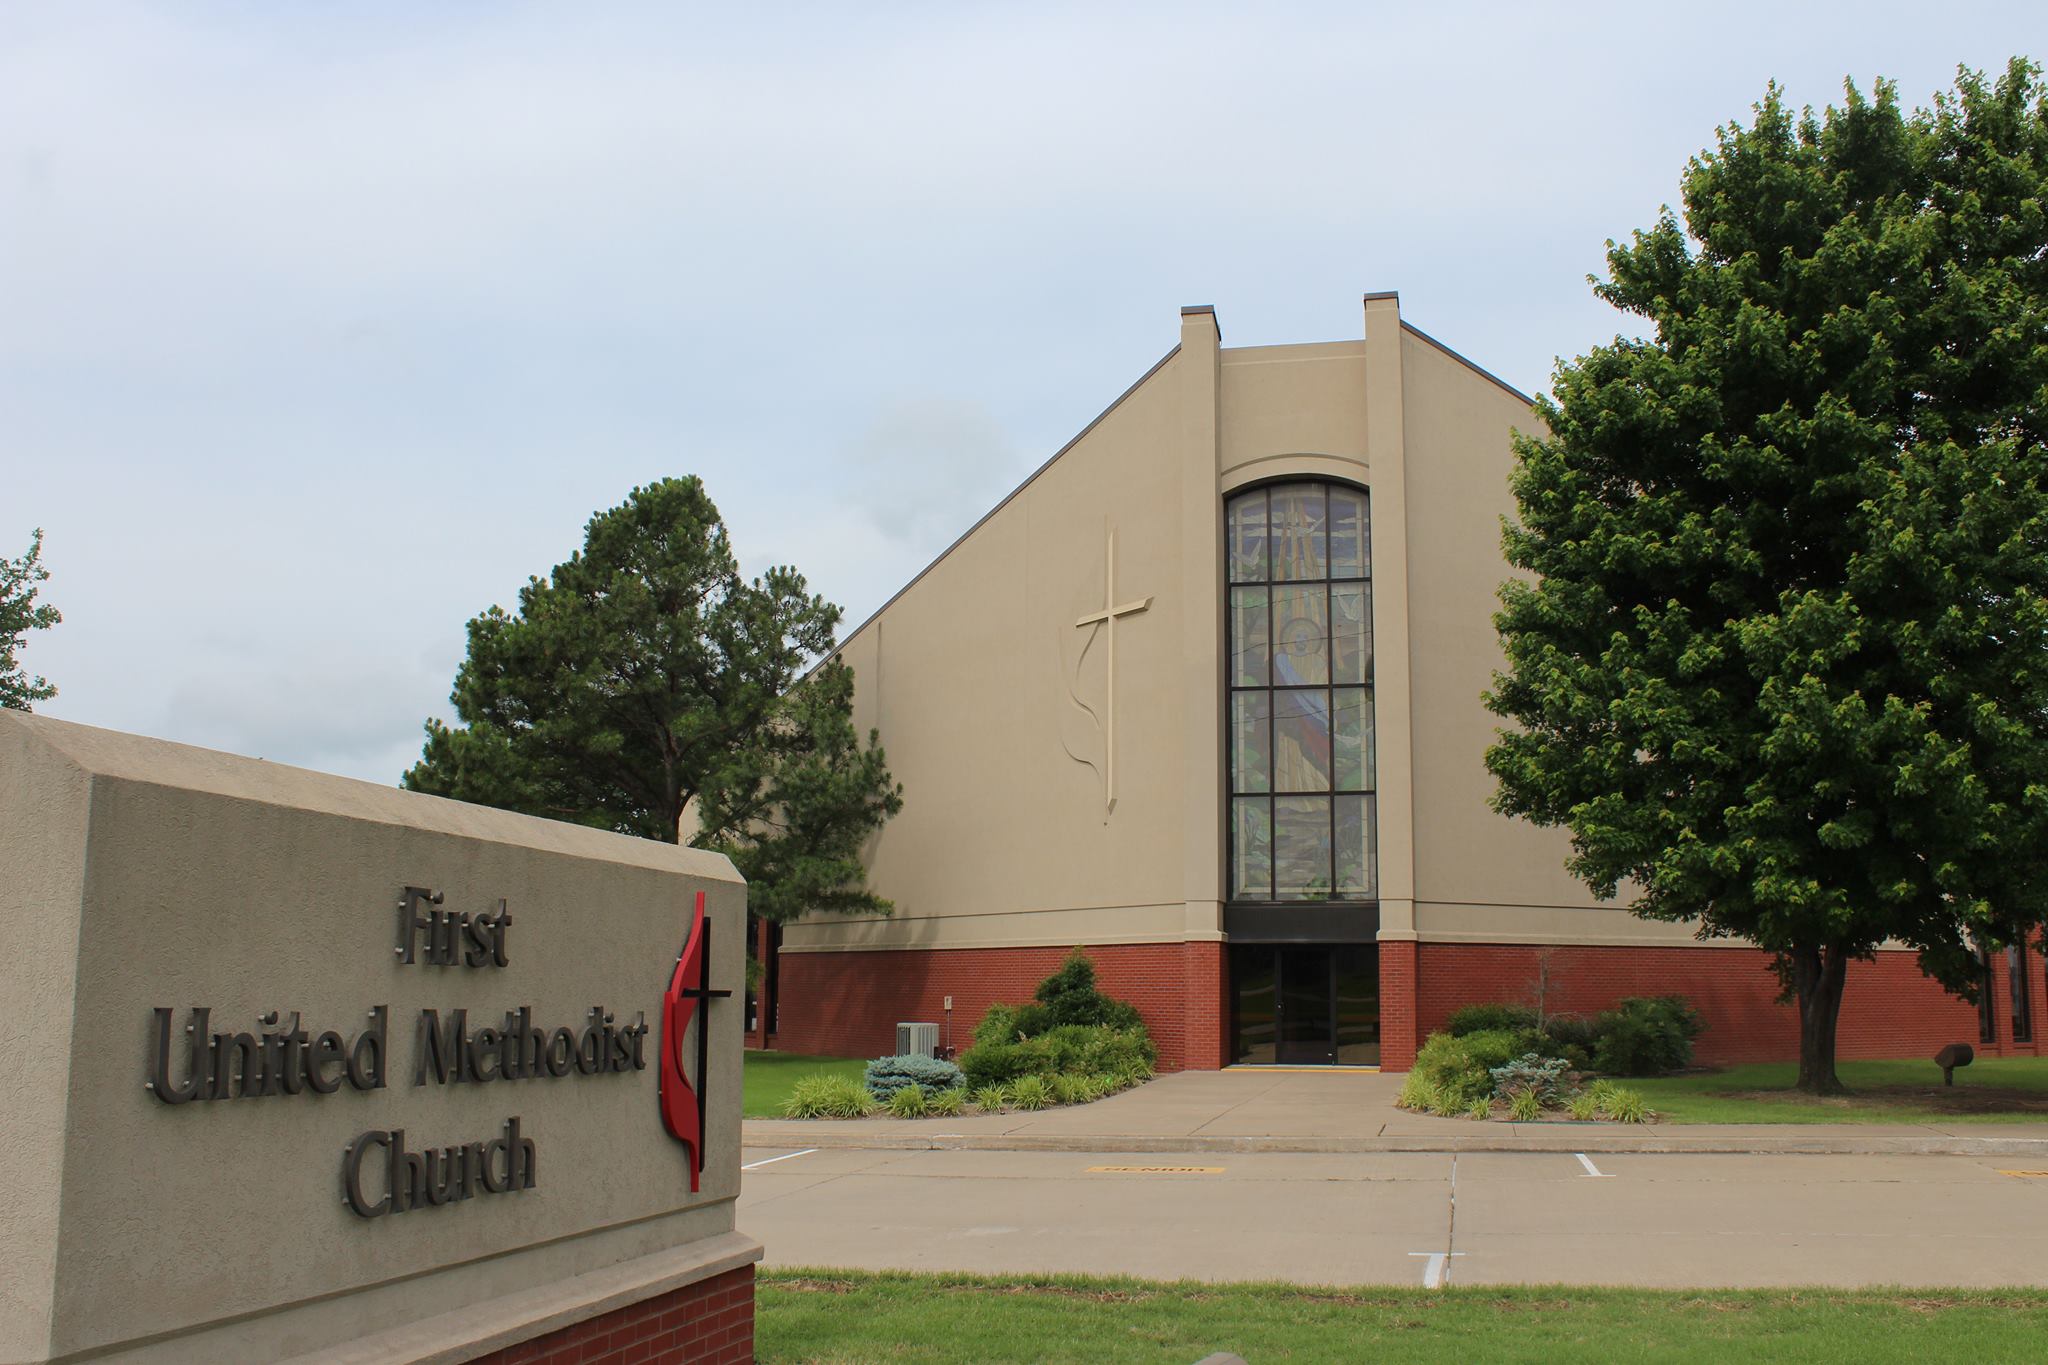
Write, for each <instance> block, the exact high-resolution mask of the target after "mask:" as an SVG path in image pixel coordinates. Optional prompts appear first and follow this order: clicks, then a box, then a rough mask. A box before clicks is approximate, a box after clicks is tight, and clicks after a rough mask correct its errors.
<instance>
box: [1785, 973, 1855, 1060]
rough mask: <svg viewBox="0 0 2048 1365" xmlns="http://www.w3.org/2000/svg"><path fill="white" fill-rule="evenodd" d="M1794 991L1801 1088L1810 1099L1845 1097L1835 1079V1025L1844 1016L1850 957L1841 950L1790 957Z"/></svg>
mask: <svg viewBox="0 0 2048 1365" xmlns="http://www.w3.org/2000/svg"><path fill="white" fill-rule="evenodd" d="M1787 956H1788V957H1789V958H1790V959H1791V963H1792V988H1793V990H1794V992H1795V993H1796V994H1797V995H1798V997H1799V1080H1798V1082H1797V1085H1798V1088H1799V1089H1801V1090H1804V1091H1805V1092H1806V1093H1807V1094H1809V1095H1840V1094H1843V1093H1845V1087H1844V1086H1843V1085H1842V1082H1841V1078H1840V1077H1838V1076H1836V1075H1835V1024H1836V1022H1837V1021H1838V1020H1839V1019H1840V1018H1841V1014H1842V985H1843V982H1844V980H1845V979H1846V978H1847V976H1848V972H1849V955H1848V953H1846V952H1844V951H1843V950H1842V949H1841V948H1839V947H1833V946H1831V947H1826V948H1820V947H1801V948H1796V949H1794V950H1793V951H1792V952H1791V953H1789V954H1787Z"/></svg>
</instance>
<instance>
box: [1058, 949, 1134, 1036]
mask: <svg viewBox="0 0 2048 1365" xmlns="http://www.w3.org/2000/svg"><path fill="white" fill-rule="evenodd" d="M1034 998H1035V999H1036V1000H1037V1001H1038V1003H1039V1004H1041V1005H1043V1006H1045V1012H1046V1016H1047V1019H1048V1021H1049V1023H1050V1025H1051V1026H1052V1027H1053V1028H1059V1027H1061V1026H1062V1025H1066V1024H1080V1025H1083V1026H1085V1027H1099V1028H1115V1029H1131V1028H1135V1029H1142V1028H1144V1026H1145V1023H1144V1020H1143V1019H1141V1018H1140V1017H1139V1015H1138V1011H1137V1010H1136V1009H1135V1008H1134V1007H1132V1006H1131V1005H1128V1004H1126V1003H1124V1002H1123V1001H1121V1000H1112V999H1110V998H1109V997H1108V996H1106V995H1104V994H1103V993H1102V992H1101V991H1099V990H1097V989H1096V987H1095V964H1094V963H1093V962H1092V961H1090V960H1089V958H1088V955H1087V954H1086V953H1084V952H1082V951H1081V950H1080V949H1079V948H1076V949H1074V951H1073V952H1071V953H1068V954H1067V959H1066V961H1064V962H1062V963H1060V969H1059V970H1058V971H1056V972H1054V973H1053V974H1052V975H1051V976H1048V977H1047V978H1046V979H1045V980H1043V981H1041V982H1039V983H1038V990H1037V992H1036V993H1035V996H1034Z"/></svg>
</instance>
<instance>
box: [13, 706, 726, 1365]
mask: <svg viewBox="0 0 2048 1365" xmlns="http://www.w3.org/2000/svg"><path fill="white" fill-rule="evenodd" d="M407 885H417V886H420V887H430V888H436V889H439V890H440V891H441V892H442V893H443V894H444V895H445V897H446V900H445V904H446V906H447V908H448V909H449V910H450V911H451V912H453V911H456V910H458V909H459V910H461V911H465V912H467V911H475V912H480V913H483V912H490V911H492V909H493V907H495V906H496V903H497V902H498V900H499V899H500V898H504V900H505V908H506V909H507V910H508V911H509V912H510V914H511V915H512V917H513V919H512V922H511V925H510V927H509V928H508V930H507V934H508V937H507V938H506V940H505V947H506V949H507V952H506V958H507V960H506V962H505V963H504V964H503V965H502V966H500V965H496V964H494V963H490V962H488V961H486V962H484V963H481V964H478V965H469V964H468V963H467V962H466V961H465V963H464V964H461V965H452V966H430V965H427V964H426V963H425V962H424V961H417V962H415V963H413V964H410V965H408V964H406V963H404V962H402V961H401V960H399V952H398V949H397V947H396V938H397V933H398V930H397V927H396V926H397V923H398V917H397V914H396V904H397V900H398V897H399V895H400V893H401V891H402V888H404V887H405V886H407ZM699 891H702V892H704V893H706V901H707V912H708V916H709V918H710V920H711V922H712V924H713V926H714V929H715V931H716V932H715V933H714V936H713V939H712V945H711V946H712V958H713V960H712V967H711V975H712V978H713V984H714V985H716V986H726V987H730V986H734V985H736V984H738V982H739V981H740V978H741V975H742V970H743V962H742V951H743V945H742V938H743V925H744V917H745V887H744V886H743V885H742V884H741V882H740V881H739V879H738V878H737V876H736V875H735V874H734V873H733V870H732V868H731V866H730V864H728V863H727V862H726V861H725V859H723V858H722V857H720V856H718V855H715V854H711V853H706V852H702V851H698V850H692V849H680V848H674V847H671V846H668V845H663V844H655V843H649V842H646V841H643V840H636V839H628V838H623V837H620V836H615V835H610V834H605V833H601V832H599V831H594V830H589V829H583V828H580V827H577V826H573V825H566V824H560V823H555V822H551V821H543V820H535V819H529V818H526V817H523V816H518V815H512V814H508V813H505V812H500V811H494V810H487V809H484V808H481V807H476V806H468V805H461V804H458V803H455V802H451V801H444V800H440V799H438V798H435V797H428V796H420V795H416V794H412V793H406V792H399V791H395V790H391V789H388V788H382V787H377V786H373V785H371V784H368V783H362V782H354V781H349V780H347V779H343V778H337V777H329V776H325V775H322V774H316V773H309V772H304V771H301V770H298V769H293V768H287V767H283V766H280V765H277V764H270V763H263V762H260V761H257V760H253V759H244V758H236V757H232V756H229V755H225V754H217V753H211V752H208V751H204V750H198V749H192V748H187V747H184V746H180V745H174V744H166V743H163V742H160V741H155V740H146V739H141V738H137V737H134V736H128V735H119V734H114V733H112V732H108V731H103V730H95V729H89V728H87V727H83V726H77V725H68V724H64V723H61V722H57V721H51V720H47V719H43V718H38V717H25V716H18V715H15V714H12V713H0V931H4V942H0V1030H4V1033H5V1036H6V1038H7V1042H8V1056H9V1058H10V1065H9V1069H8V1079H9V1085H8V1102H7V1104H6V1105H5V1106H0V1181H4V1184H5V1188H6V1191H7V1195H6V1198H5V1199H4V1200H0V1361H9V1362H12V1361H43V1360H49V1359H69V1358H73V1357H77V1356H81V1355H87V1354H89V1355H91V1356H92V1358H94V1359H102V1358H104V1359H118V1360H127V1359H135V1360H143V1359H147V1360H149V1361H152V1362H164V1361H169V1362H183V1361H191V1362H224V1361H275V1360H283V1359H287V1358H294V1357H298V1356H301V1355H305V1356H309V1357H312V1358H320V1359H330V1360H348V1359H363V1360H369V1359H378V1360H383V1359H448V1360H455V1359H466V1358H469V1356H471V1355H474V1354H477V1353H479V1352H480V1351H482V1350H484V1349H487V1348H489V1347H492V1346H494V1345H498V1344H509V1343H511V1342H515V1341H521V1340H525V1339H527V1338H529V1337H531V1336H534V1335H537V1334H538V1333H540V1332H542V1331H546V1330H552V1329H553V1328H555V1327H558V1326H560V1325H561V1324H565V1323H573V1322H575V1321H578V1320H580V1319H581V1318H585V1317H588V1316H590V1315H591V1314H593V1313H597V1312H601V1311H605V1310H606V1308H607V1306H608V1305H610V1306H616V1305H617V1304H619V1303H621V1302H626V1301H630V1300H632V1299H634V1297H635V1296H644V1295H646V1294H650V1293H656V1292H662V1290H663V1289H664V1288H672V1287H674V1286H676V1285H678V1284H685V1283H690V1282H693V1280H694V1278H701V1277H703V1276H705V1275H709V1274H716V1273H720V1272H721V1271H723V1270H725V1269H730V1268H733V1267H739V1266H744V1265H746V1264H749V1263H751V1261H752V1260H753V1259H755V1258H756V1257H757V1256H758V1254H759V1248H758V1246H757V1245H755V1244H753V1243H752V1242H750V1241H749V1240H748V1239H747V1238H745V1237H744V1236H741V1235H739V1234H738V1233H736V1232H735V1230H734V1226H733V1200H734V1198H735V1197H736V1195H737V1193H738V1189H739V1170H738V1166H739V1114H740V1104H739V1096H740V1045H739V1034H740V1030H741V1019H740V1009H739V1002H738V1000H736V999H735V1000H731V1001H726V1002H722V1003H720V1002H715V1003H714V1004H713V1006H712V1008H711V1020H712V1023H711V1029H712V1034H711V1037H710V1039H709V1046H708V1049H707V1051H708V1054H709V1058H710V1066H709V1069H708V1072H707V1074H706V1076H705V1083H706V1084H705V1089H706V1092H707V1094H708V1096H709V1104H708V1112H707V1115H706V1125H707V1134H706V1136H707V1141H708V1148H707V1151H708V1157H709V1159H708V1162H707V1165H706V1169H705V1171H704V1173H703V1178H702V1185H701V1190H700V1191H699V1192H697V1193H694V1194H693V1193H692V1192H691V1189H690V1180H689V1171H688V1155H687V1153H686V1151H685V1149H684V1148H683V1147H682V1146H681V1145H680V1144H679V1143H678V1142H676V1141H675V1140H674V1139H672V1138H671V1137H670V1136H669V1134H668V1133H667V1132H665V1131H664V1128H663V1124H662V1121H661V1118H660V1110H659V1107H658V1105H657V1093H656V1092H657V1076H658V1068H657V1065H656V1061H657V1058H658V1048H659V1045H660V1039H659V1022H660V1017H661V997H662V993H663V991H664V989H665V988H666V987H667V985H668V980H669V975H670V972H671V970H672V968H673V967H674V964H675V960H676V956H677V953H678V952H679V950H680V948H681V946H682V935H683V934H684V932H685V931H686V930H687V928H688V925H689V916H690V908H691V904H692V902H693V900H694V896H695V894H696V893H697V892H699ZM201 1006H203V1007H207V1008H208V1009H210V1011H211V1015H210V1022H209V1024H208V1026H207V1028H208V1029H219V1030H231V1031H234V1030H239V1031H248V1032H251V1033H256V1032H260V1031H261V1029H262V1028H263V1024H262V1022H261V1016H263V1015H264V1014H266V1013H267V1012H269V1011H283V1014H284V1016H285V1017H289V1016H290V1015H291V1014H292V1013H293V1012H295V1011H296V1012H298V1013H299V1014H300V1015H301V1016H302V1019H303V1023H304V1026H305V1028H306V1029H307V1030H308V1032H309V1033H311V1032H317V1031H320V1030H329V1029H331V1030H335V1031H337V1032H339V1033H341V1034H343V1035H344V1036H345V1037H348V1038H350V1039H354V1038H355V1037H356V1036H357V1035H359V1034H360V1033H361V1032H363V1031H364V1030H365V1029H366V1028H368V1027H369V1026H370V1025H369V1022H368V1021H369V1020H370V1019H371V1018H372V1015H371V1011H373V1010H375V1009H377V1008H378V1007H383V1008H384V1009H386V1010H387V1011H388V1015H387V1019H388V1027H387V1032H386V1034H385V1046H386V1049H387V1052H386V1055H385V1057H384V1059H383V1061H384V1072H385V1076H386V1082H387V1083H386V1084H385V1085H384V1086H383V1087H381V1088H369V1087H365V1088H361V1089H359V1088H356V1087H354V1086H352V1085H346V1084H342V1085H339V1086H338V1088H337V1089H336V1090H335V1092H334V1093H313V1092H312V1091H310V1090H306V1091H302V1092H301V1093H296V1094H292V1093H273V1094H260V1095H255V1096H249V1097H232V1096H224V1097H222V1098H218V1099H210V1100H209V1099H206V1098H204V1097H201V1098H199V1099H195V1100H190V1101H188V1102H184V1103H179V1104H169V1103H165V1102H163V1100H161V1099H160V1098H158V1097H157V1096H156V1094H155V1093H153V1092H152V1090H151V1089H150V1086H151V1085H152V1084H153V1083H154V1082H153V1081H152V1079H151V1078H152V1075H153V1072H152V1067H151V1060H152V1056H153V1053H154V1048H155V1043H156V1040H157V1037H158V1034H159V1031H160V1030H161V1031H162V1033H163V1035H164V1036H166V1037H169V1038H171V1039H173V1045H174V1047H176V1048H179V1049H182V1047H183V1041H184V1037H185V1034H184V1033H183V1030H182V1027H181V1025H182V1024H183V1023H185V1022H189V1021H190V1020H191V1018H192V1015H191V1014H190V1011H191V1010H192V1009H193V1008H194V1007H201ZM521 1006H528V1007H530V1008H531V1011H532V1016H531V1017H532V1019H533V1021H534V1023H535V1024H537V1025H542V1026H546V1027H549V1028H553V1027H555V1026H570V1027H576V1028H580V1027H582V1026H583V1025H584V1024H585V1023H586V1022H587V1019H588V1017H589V1011H590V1009H591V1007H592V1006H603V1007H604V1008H605V1009H606V1010H608V1011H611V1012H612V1014H613V1015H614V1017H615V1019H616V1021H617V1022H618V1023H619V1024H621V1025H625V1024H628V1023H631V1022H633V1021H637V1020H642V1019H644V1020H645V1021H646V1022H648V1023H649V1024H650V1025H652V1026H653V1027H652V1028H651V1030H650V1031H649V1032H648V1033H647V1034H646V1035H645V1036H644V1039H643V1042H644V1056H645V1059H646V1061H647V1063H648V1065H646V1066H645V1067H644V1068H641V1067H628V1066H624V1065H621V1066H620V1067H619V1068H617V1069H615V1070H611V1071H609V1072H605V1073H598V1074H579V1073H578V1072H577V1071H575V1070H571V1071H569V1072H568V1074H565V1075H555V1076H536V1077H528V1078H525V1079H519V1080H498V1081H471V1082H469V1083H462V1082H449V1083H435V1082H434V1081H432V1080H429V1081H428V1083H426V1084H424V1085H422V1084H416V1083H415V1081H416V1072H415V1066H416V1063H417V1061H418V1058H419V1053H420V1042H421V1038H420V1034H419V1031H418V1030H419V1025H420V1021H421V1012H422V1010H425V1009H435V1010H438V1011H440V1014H441V1017H442V1018H446V1016H447V1015H448V1012H450V1011H452V1010H456V1009H467V1010H468V1011H469V1017H470V1022H471V1024H472V1026H477V1025H482V1024H486V1023H490V1022H495V1021H496V1020H500V1019H502V1018H503V1016H504V1013H505V1012H506V1011H508V1010H516V1009H517V1008H519V1007H521ZM160 1008H167V1009H170V1010H172V1011H174V1015H173V1022H174V1028H172V1029H166V1028H164V1027H163V1025H162V1024H161V1023H160V1021H159V1020H158V1019H157V1017H156V1015H155V1011H156V1010H158V1009H160ZM694 1027H695V1026H693V1028H694ZM204 1032H205V1030H202V1034H203V1033H204ZM690 1037H691V1038H692V1039H693V1038H694V1033H692V1034H691V1035H690ZM177 1055H178V1056H179V1057H180V1058H182V1057H183V1056H184V1055H185V1054H184V1053H183V1052H182V1050H180V1051H179V1052H178V1053H177ZM174 1071H175V1073H176V1074H178V1075H183V1074H185V1071H186V1068H185V1066H184V1065H183V1064H182V1061H181V1062H180V1063H179V1064H178V1065H177V1066H176V1067H175V1068H174ZM365 1072H366V1074H367V1072H368V1063H367V1061H366V1063H365ZM333 1074H336V1075H338V1074H340V1073H339V1072H335V1073H333ZM514 1117H516V1118H517V1120H518V1124H519V1131H520V1132H521V1133H522V1134H523V1137H524V1139H525V1140H527V1141H530V1142H531V1143H532V1145H533V1146H532V1150H533V1153H534V1157H535V1159H536V1161H537V1168H536V1175H537V1179H536V1180H535V1182H534V1184H533V1187H532V1188H514V1189H512V1190H509V1191H504V1192H497V1193H483V1192H481V1191H480V1192H479V1193H478V1194H477V1196H476V1197H472V1198H466V1199H463V1200H461V1201H459V1202H453V1203H449V1204H446V1205H443V1206H440V1207H421V1208H416V1209H412V1210H410V1211H406V1212H403V1213H391V1214H385V1215H382V1216H375V1217H368V1218H366V1217H363V1216H359V1214H358V1212H356V1211H353V1210H352V1209H351V1208H350V1207H348V1206H347V1205H346V1203H345V1200H344V1197H343V1196H344V1183H343V1175H344V1163H343V1154H344V1150H345V1149H346V1148H348V1147H349V1145H350V1144H351V1143H352V1142H354V1141H355V1140H357V1139H358V1138H359V1137H360V1136H361V1135H362V1134H364V1133H365V1132H366V1131H371V1130H380V1131H381V1130H400V1129H402V1130H404V1133H405V1135H406V1147H407V1149H409V1150H413V1151H418V1150H420V1149H421V1148H425V1147H430V1146H431V1147H440V1146H443V1145H447V1144H462V1143H467V1142H472V1141H484V1140H489V1139H493V1138H496V1137H498V1136H500V1135H501V1133H503V1132H504V1131H505V1124H506V1123H507V1120H508V1119H511V1118H514ZM365 1180H366V1184H367V1185H368V1186H369V1187H370V1188H371V1190H372V1192H373V1193H374V1192H376V1191H377V1190H379V1189H380V1188H381V1185H380V1177H379V1175H378V1173H377V1171H376V1170H374V1169H373V1170H371V1171H370V1173H369V1174H368V1175H367V1176H366V1178H365Z"/></svg>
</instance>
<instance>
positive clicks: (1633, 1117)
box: [1600, 1086, 1650, 1123]
mask: <svg viewBox="0 0 2048 1365" xmlns="http://www.w3.org/2000/svg"><path fill="white" fill-rule="evenodd" d="M1600 1107H1601V1108H1602V1109H1605V1110H1606V1111H1607V1117H1608V1118H1611V1119H1613V1120H1614V1121H1615V1122H1616V1123H1642V1122H1644V1121H1646V1120H1647V1119H1648V1118H1649V1115H1650V1111H1649V1110H1648V1109H1647V1108H1645V1107H1644V1105H1643V1097H1642V1096H1641V1095H1639V1094H1637V1093H1636V1092H1635V1091H1633V1090H1624V1089H1622V1088H1621V1087H1620V1086H1616V1087H1615V1088H1614V1089H1613V1090H1611V1091H1609V1092H1608V1095H1607V1098H1606V1100H1605V1101H1604V1102H1603V1103H1602V1104H1601V1106H1600Z"/></svg>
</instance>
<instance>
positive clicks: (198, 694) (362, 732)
mask: <svg viewBox="0 0 2048 1365" xmlns="http://www.w3.org/2000/svg"><path fill="white" fill-rule="evenodd" d="M216 657H217V659H218V661H219V663H220V664H222V665H224V666H222V667H219V668H217V669H215V670H213V671H209V672H207V673H205V674H203V675H197V676H187V677H185V678H182V679H180V680H179V681H178V682H176V683H175V684H173V685H172V686H171V687H170V689H169V690H168V692H167V693H166V694H165V696H164V698H163V702H162V709H161V712H160V715H159V718H158V720H157V722H156V723H155V725H154V726H152V727H151V728H152V730H153V731H154V732H155V733H159V734H167V735H173V736H175V737H177V738H178V739H179V740H181V741H182V742H184V743H188V744H197V745H200V746H202V747H205V748H209V749H221V750H225V751H226V752H228V753H236V754H246V755H249V756H251V757H254V758H267V759H270V760H271V761H273V762H278V763H290V764H292V765H294V766H297V767H302V768H314V769H318V770H320V771H323V772H333V773H341V774H343V775H344V776H348V777H359V778H363V779H365V780H366V781H371V782H382V783H387V784H388V783H395V782H396V781H397V780H398V777H399V775H400V774H401V773H402V772H404V771H405V769H406V768H408V767H410V766H411V765H412V764H413V763H414V762H416V761H417V760H418V758H419V753H420V744H421V734H420V726H421V724H422V722H423V721H424V720H425V718H426V717H427V716H428V715H429V714H436V713H439V714H443V715H445V714H446V713H447V712H448V710H449V707H448V706H447V703H446V698H447V694H448V687H449V683H450V681H451V678H452V676H453V675H452V672H441V671H439V670H436V669H434V668H432V667H430V666H428V665H427V664H426V663H425V661H422V663H421V666H419V667H416V668H411V669H400V668H379V667H374V666H367V665H365V664H363V663H361V662H360V661H351V660H346V659H336V658H333V657H331V656H328V657H321V656H317V655H311V656H306V657H302V658H300V659H298V660H296V661H292V666H290V667H280V666H279V661H278V660H276V659H271V660H268V661H266V662H265V663H264V664H256V665H254V666H236V665H238V664H241V663H242V662H243V661H241V660H238V659H235V658H234V657H233V655H232V654H223V655H220V656H216Z"/></svg>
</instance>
